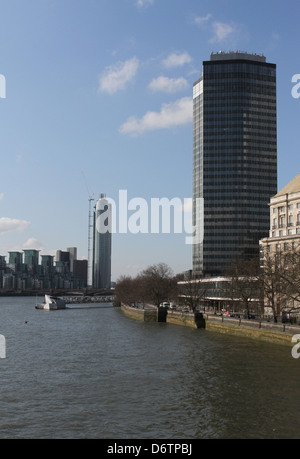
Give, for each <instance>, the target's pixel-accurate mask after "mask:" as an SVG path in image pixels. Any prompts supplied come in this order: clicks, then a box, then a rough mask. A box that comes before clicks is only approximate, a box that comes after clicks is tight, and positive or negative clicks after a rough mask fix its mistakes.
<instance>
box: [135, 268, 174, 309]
mask: <svg viewBox="0 0 300 459" xmlns="http://www.w3.org/2000/svg"><path fill="white" fill-rule="evenodd" d="M139 280H140V283H141V285H142V291H143V299H144V300H147V301H149V302H151V303H153V304H154V305H156V306H157V307H159V305H160V304H161V303H162V302H163V301H168V300H169V299H170V297H171V296H172V293H173V292H174V289H175V287H176V281H175V279H174V275H173V272H172V270H171V268H170V267H169V266H168V265H166V264H165V263H159V264H157V265H152V266H149V267H148V268H147V269H145V270H144V271H143V272H142V273H141V274H140V276H139Z"/></svg>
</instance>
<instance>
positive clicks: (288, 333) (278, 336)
mask: <svg viewBox="0 0 300 459" xmlns="http://www.w3.org/2000/svg"><path fill="white" fill-rule="evenodd" d="M121 309H122V311H123V313H124V314H125V315H126V316H128V317H131V318H132V319H138V320H142V321H145V322H159V321H162V322H166V323H171V324H175V325H181V326H182V325H183V326H187V327H193V328H205V329H206V330H208V331H213V332H218V333H224V334H230V335H236V336H244V337H247V338H254V339H256V340H261V341H267V342H272V343H277V344H285V345H291V339H292V337H293V336H294V335H296V334H299V335H300V327H299V326H296V325H288V324H275V323H273V322H265V321H258V320H247V319H235V318H230V317H221V316H215V315H210V314H205V315H204V316H203V319H202V320H201V317H202V315H200V316H199V318H198V319H199V320H200V321H198V323H197V320H195V316H194V315H193V314H191V313H185V312H181V311H170V310H169V311H168V312H167V314H165V317H163V318H160V319H158V316H157V309H156V308H149V309H138V308H133V307H131V306H127V305H121Z"/></svg>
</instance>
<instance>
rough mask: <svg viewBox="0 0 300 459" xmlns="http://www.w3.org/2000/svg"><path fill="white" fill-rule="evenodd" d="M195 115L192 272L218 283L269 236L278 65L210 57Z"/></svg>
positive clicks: (197, 89) (198, 86)
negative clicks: (198, 232) (199, 202)
mask: <svg viewBox="0 0 300 459" xmlns="http://www.w3.org/2000/svg"><path fill="white" fill-rule="evenodd" d="M193 110H194V112H193V155H194V163H193V164H194V170H193V179H194V182H193V198H194V203H195V199H196V198H203V199H204V240H203V243H200V244H195V245H194V246H193V271H194V273H195V274H202V273H204V274H211V275H219V274H224V271H225V270H226V269H227V267H229V265H230V263H231V262H232V260H233V259H235V258H241V257H242V258H244V259H247V258H249V257H252V256H254V255H257V254H258V252H259V240H260V239H262V238H263V237H266V236H267V235H268V231H269V226H270V220H269V206H268V204H269V201H270V198H271V197H272V196H274V195H275V194H276V192H277V109H276V65H275V64H269V63H266V60H265V58H264V57H260V56H256V55H251V54H239V53H224V54H223V53H221V55H216V54H213V55H212V56H211V60H210V61H205V62H203V75H202V77H201V78H200V79H199V80H197V81H196V82H195V83H194V88H193ZM195 209H196V207H195V205H194V215H193V218H194V224H195V222H196V221H197V218H196V217H197V216H196V215H195V213H196V210H195Z"/></svg>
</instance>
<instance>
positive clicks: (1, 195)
mask: <svg viewBox="0 0 300 459" xmlns="http://www.w3.org/2000/svg"><path fill="white" fill-rule="evenodd" d="M3 198H4V194H3V193H0V201H2V199H3Z"/></svg>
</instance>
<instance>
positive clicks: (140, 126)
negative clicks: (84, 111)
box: [120, 97, 193, 136]
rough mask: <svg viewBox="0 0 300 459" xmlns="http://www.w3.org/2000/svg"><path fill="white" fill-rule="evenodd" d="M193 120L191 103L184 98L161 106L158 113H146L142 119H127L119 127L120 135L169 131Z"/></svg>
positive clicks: (188, 99)
mask: <svg viewBox="0 0 300 459" xmlns="http://www.w3.org/2000/svg"><path fill="white" fill-rule="evenodd" d="M192 119H193V101H192V99H191V98H190V97H184V98H182V99H179V100H177V101H175V102H172V103H169V104H163V105H162V107H161V110H160V112H147V113H146V114H145V115H144V116H143V117H142V118H140V119H138V118H136V117H131V118H129V119H128V120H127V121H126V122H125V123H124V124H123V125H122V126H121V127H120V132H121V134H131V135H133V136H136V135H139V134H142V133H143V132H145V131H152V130H155V129H169V128H172V127H174V126H181V125H185V124H188V123H191V122H192Z"/></svg>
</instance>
